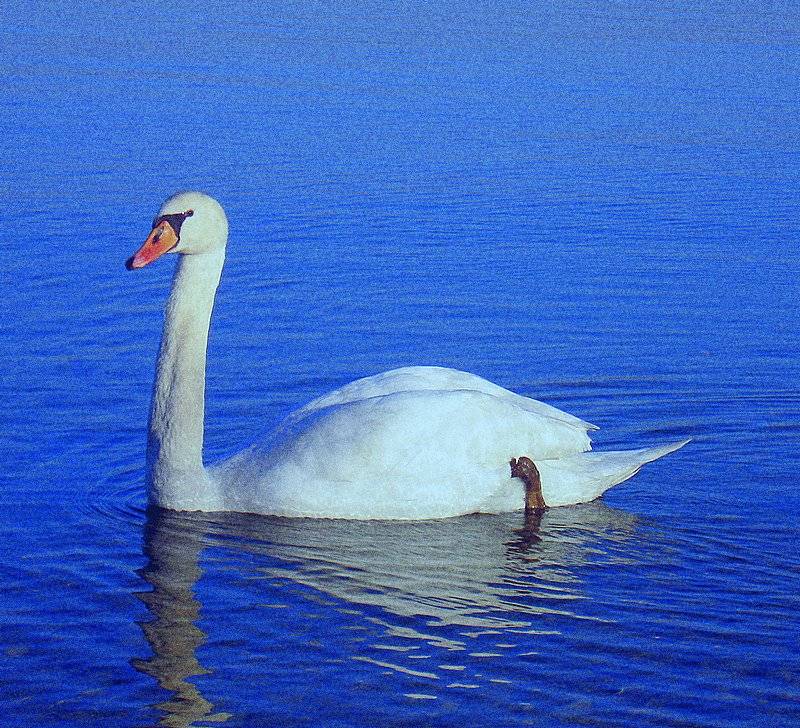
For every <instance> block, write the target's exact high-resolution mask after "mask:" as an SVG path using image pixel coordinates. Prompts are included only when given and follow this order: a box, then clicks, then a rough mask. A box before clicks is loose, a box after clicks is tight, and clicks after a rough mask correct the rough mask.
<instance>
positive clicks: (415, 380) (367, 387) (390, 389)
mask: <svg viewBox="0 0 800 728" xmlns="http://www.w3.org/2000/svg"><path fill="white" fill-rule="evenodd" d="M431 390H435V391H450V392H453V391H458V390H471V391H474V392H482V393H483V394H489V395H491V396H493V397H497V398H498V399H501V400H504V401H506V402H509V403H511V404H514V405H516V406H517V407H520V408H521V409H523V410H526V411H527V412H533V413H535V414H539V415H544V416H546V417H550V418H552V419H554V420H559V421H561V422H566V423H568V424H571V425H574V426H576V427H579V428H581V429H583V430H584V431H588V430H596V429H597V426H596V425H592V424H590V423H589V422H584V421H583V420H581V419H580V418H578V417H575V416H574V415H571V414H569V413H567V412H562V411H561V410H560V409H557V408H556V407H552V406H551V405H549V404H545V403H544V402H539V401H538V400H535V399H530V398H529V397H523V396H522V395H519V394H515V393H514V392H511V391H509V390H508V389H504V388H503V387H500V386H498V385H497V384H493V383H492V382H490V381H488V380H486V379H483V378H482V377H479V376H477V375H475V374H469V373H468V372H462V371H458V370H457V369H447V368H446V367H403V368H402V369H392V370H391V371H388V372H383V373H382V374H376V375H374V376H371V377H364V378H363V379H357V380H356V381H354V382H351V383H350V384H347V385H345V386H344V387H341V388H339V389H336V390H334V391H333V392H329V393H328V394H325V395H323V396H321V397H318V398H317V399H315V400H313V401H311V402H309V403H308V404H307V405H305V406H304V407H302V408H301V409H299V410H297V412H295V413H294V414H293V415H290V419H298V418H301V417H303V416H305V415H306V414H308V413H310V412H313V411H315V410H319V409H322V408H324V407H330V406H331V405H338V404H345V403H347V402H356V401H358V400H362V399H370V398H372V397H380V396H383V395H387V394H396V393H398V392H420V391H431Z"/></svg>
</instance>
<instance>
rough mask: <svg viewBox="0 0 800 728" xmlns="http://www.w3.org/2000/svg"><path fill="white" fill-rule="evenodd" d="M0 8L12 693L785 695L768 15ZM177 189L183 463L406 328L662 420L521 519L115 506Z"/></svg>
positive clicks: (787, 650)
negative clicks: (202, 280) (598, 486)
mask: <svg viewBox="0 0 800 728" xmlns="http://www.w3.org/2000/svg"><path fill="white" fill-rule="evenodd" d="M0 12H1V13H2V21H3V22H2V23H0V66H1V67H2V74H1V76H2V81H0V200H2V210H3V212H2V216H1V217H0V241H2V265H0V286H1V290H2V294H3V302H4V309H5V315H4V316H2V317H0V398H1V399H2V402H3V407H2V408H1V409H0V411H1V412H2V416H1V417H2V419H0V425H1V426H0V457H1V458H2V467H1V468H0V493H1V494H2V498H1V499H0V503H2V507H0V704H2V708H3V714H4V715H6V716H7V717H8V719H9V720H10V721H11V722H12V723H13V724H14V725H36V726H43V725H97V726H109V725H113V726H128V725H130V726H133V725H136V726H142V725H157V724H161V725H167V726H190V725H192V726H209V725H217V724H219V723H220V722H227V724H228V725H231V726H262V725H330V726H345V725H360V726H375V725H443V726H463V725H475V724H487V725H503V726H505V725H559V724H562V725H597V726H621V725H628V726H641V725H653V726H729V725H742V726H753V725H793V724H794V725H800V656H799V655H798V644H800V616H798V613H799V611H800V555H798V550H797V544H798V539H799V538H800V527H798V522H797V515H796V514H797V512H798V508H799V507H800V494H799V491H798V488H797V472H798V467H800V415H798V405H800V390H799V389H798V386H797V382H798V374H800V356H798V355H799V354H800V327H798V323H797V322H798V315H799V314H800V311H799V310H798V308H800V302H799V301H800V295H799V294H800V283H799V282H798V281H800V256H798V252H797V251H798V246H799V245H800V192H799V190H800V147H798V138H800V113H798V112H799V111H800V104H799V103H798V98H800V33H799V32H798V28H800V11H798V10H796V9H795V8H794V7H793V6H792V5H791V4H790V3H786V4H782V3H755V2H749V0H734V2H731V3H727V4H719V3H710V2H700V3H697V2H695V3H689V2H683V1H682V0H678V1H677V2H673V3H666V4H659V5H657V4H654V3H648V2H644V0H620V1H619V2H613V3H609V2H602V3H601V2H594V1H593V0H567V1H566V2H561V3H556V4H554V5H553V6H552V7H551V6H540V7H531V4H530V3H514V2H502V3H497V4H478V3H463V4H461V5H452V4H451V5H449V6H439V5H436V4H432V3H431V4H428V3H420V2H415V1H414V0H411V1H410V2H403V3H399V4H398V3H381V2H370V3H362V4H356V3H347V2H345V3H344V4H342V3H339V4H337V5H335V6H334V5H330V4H325V3H319V2H304V3H295V4H289V5H286V6H284V7H278V6H275V7H272V6H270V7H265V8H259V7H254V6H249V5H247V4H244V3H242V4H236V3H228V4H212V3H209V4H207V5H203V4H202V3H200V4H198V3H185V2H183V1H182V0H178V1H177V2H166V3H165V2H160V3H152V2H147V1H145V2H137V3H135V4H133V3H131V4H128V5H125V4H123V5H122V6H120V5H114V6H111V5H110V6H109V7H108V9H102V8H94V7H92V4H89V3H85V4H83V5H82V6H80V7H77V8H76V5H75V4H73V3H65V2H62V1H61V0H57V1H56V2H54V3H51V4H29V3H12V4H9V5H6V7H4V9H3V10H2V11H0ZM182 188H201V189H204V190H206V191H208V192H210V193H211V194H213V195H215V196H216V197H218V198H219V199H220V200H221V201H222V203H223V204H224V205H225V207H226V209H227V211H228V214H229V217H230V221H231V239H230V243H229V246H228V259H227V265H226V270H225V273H224V277H223V283H222V286H221V288H220V291H219V296H218V299H217V307H216V310H215V318H214V323H213V329H212V335H211V341H210V350H209V372H208V388H207V392H208V403H207V428H206V433H207V434H206V443H207V448H206V449H207V456H208V459H209V460H214V459H217V458H219V457H221V456H223V455H226V454H228V453H231V452H235V451H236V450H237V449H239V448H240V447H242V446H244V445H247V444H249V443H250V442H252V441H253V440H255V439H256V438H257V437H258V436H259V434H261V433H263V432H264V431H265V430H266V429H268V428H269V426H270V425H271V424H272V423H274V422H276V421H277V420H278V419H279V418H280V417H281V416H283V415H284V414H286V413H287V412H288V411H289V410H291V409H292V408H294V407H297V406H299V405H301V404H303V403H304V402H306V401H307V400H309V399H310V398H312V397H314V396H317V395H318V394H320V393H322V392H324V391H326V390H328V389H331V388H334V387H336V386H340V385H341V384H344V383H346V382H347V381H350V380H352V379H354V378H356V377H359V376H363V375H367V374H371V373H375V372H377V371H381V370H383V369H387V368H391V367H395V366H402V365H406V364H423V363H425V364H440V365H445V366H452V367H457V368H461V369H466V370H468V371H472V372H475V373H477V374H480V375H482V376H485V377H487V378H489V379H491V380H492V381H495V382H498V383H500V384H502V385H504V386H507V387H509V388H511V389H514V390H516V391H518V392H520V393H523V394H526V395H530V396H535V397H537V398H539V399H542V400H544V401H547V402H549V403H551V404H554V405H557V406H560V407H562V408H564V409H566V410H568V411H570V412H572V413H574V414H576V415H578V416H581V417H583V418H585V419H587V420H589V421H591V422H594V423H596V424H598V425H600V426H601V428H602V429H601V430H600V431H599V432H598V433H597V437H596V446H597V447H600V448H602V447H618V446H631V447H634V446H644V445H648V444H655V443H659V442H663V441H669V440H673V439H678V438H683V437H684V436H691V437H693V438H694V441H693V442H692V444H691V445H690V446H688V447H686V448H684V449H683V450H681V451H680V452H679V453H676V454H674V455H672V456H670V457H668V458H666V459H664V460H661V461H659V462H657V463H654V464H653V465H650V466H648V467H647V468H646V469H645V470H643V471H642V472H641V473H640V474H639V475H638V476H637V477H636V478H635V479H633V480H631V481H629V482H627V483H625V484H624V485H622V486H620V487H618V488H615V489H613V490H612V491H610V492H609V493H608V494H607V495H606V496H605V497H604V498H603V500H602V501H601V502H597V503H593V504H589V505H585V506H580V507H574V508H564V509H555V510H551V511H548V512H547V513H546V514H545V515H544V517H543V519H542V521H541V523H540V524H538V525H537V524H535V523H531V524H528V526H527V528H526V527H525V526H524V524H523V522H522V517H521V515H520V514H510V515H504V516H480V517H478V516H474V517H464V518H459V519H453V520H448V521H440V522H430V523H419V524H392V523H380V522H376V523H360V524H356V523H348V522H337V521H333V522H325V521H313V520H296V521H292V520H281V519H271V518H260V517H254V516H237V515H235V514H229V515H226V516H218V515H210V514H206V515H197V514H195V515H191V514H182V515H181V514H170V513H166V512H163V513H152V512H151V513H146V511H145V509H144V504H145V496H144V491H143V465H144V432H145V427H146V418H147V409H148V400H149V394H150V386H151V381H152V369H153V363H154V358H155V352H156V347H157V344H158V338H159V335H160V322H161V318H160V317H161V308H162V306H163V301H164V298H165V295H166V289H167V286H168V284H169V278H170V274H171V270H170V269H171V264H170V261H160V262H159V264H156V265H154V266H152V267H150V268H148V269H146V270H145V271H141V272H139V273H137V274H133V273H127V272H126V271H125V270H124V269H123V266H122V264H123V261H124V260H125V259H126V258H127V257H128V256H129V255H130V254H131V253H132V252H133V251H134V250H135V249H136V248H137V247H138V246H139V244H140V243H141V241H142V240H143V238H144V236H145V235H146V234H147V232H148V230H149V225H148V223H149V221H150V220H152V217H153V214H154V213H155V212H156V210H157V209H158V206H159V205H160V203H161V201H162V200H163V198H165V197H166V196H167V195H169V194H170V193H172V192H174V191H175V190H177V189H182Z"/></svg>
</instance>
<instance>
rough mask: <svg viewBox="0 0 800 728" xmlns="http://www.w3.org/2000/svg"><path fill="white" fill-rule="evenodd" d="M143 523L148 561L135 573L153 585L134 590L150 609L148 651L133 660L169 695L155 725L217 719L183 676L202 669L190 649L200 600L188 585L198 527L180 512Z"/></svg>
mask: <svg viewBox="0 0 800 728" xmlns="http://www.w3.org/2000/svg"><path fill="white" fill-rule="evenodd" d="M148 518H149V520H148V523H147V526H146V527H145V555H146V556H147V557H148V563H147V565H146V566H145V567H144V569H142V572H141V575H142V577H143V578H144V580H145V581H147V582H148V584H150V585H151V586H152V587H153V590H152V591H150V592H144V593H141V594H138V595H137V596H138V597H139V598H140V599H141V600H142V601H143V602H144V603H145V605H146V606H147V608H148V609H149V610H150V612H151V613H152V614H153V620H152V621H150V622H144V623H143V624H142V625H141V626H142V631H143V632H144V635H145V637H146V638H147V642H148V644H149V645H150V648H151V649H152V651H153V655H152V657H150V658H148V659H146V660H140V659H134V660H133V661H132V664H133V666H134V667H135V668H136V669H137V670H139V671H140V672H143V673H145V674H147V675H150V676H152V677H154V678H155V679H156V680H157V681H158V684H159V685H160V686H161V687H162V688H164V689H165V690H168V691H169V692H170V693H171V694H172V696H171V697H170V699H169V700H167V701H166V702H163V703H160V704H159V707H160V708H161V709H162V710H164V711H165V712H166V715H165V716H164V717H163V719H162V720H161V721H160V724H161V725H167V726H189V725H194V724H195V722H196V721H203V720H211V719H214V718H216V719H219V718H220V717H223V716H212V715H211V712H212V710H213V707H214V706H213V705H212V704H211V703H210V702H209V701H208V700H206V699H205V698H204V697H203V695H202V694H201V693H200V691H199V689H198V688H197V686H196V685H194V684H192V683H190V682H188V681H187V678H189V677H192V676H193V675H205V674H208V672H209V671H208V670H206V669H205V668H203V666H202V665H201V664H200V662H199V661H198V660H197V656H196V650H197V648H198V647H200V645H202V644H203V643H204V642H205V640H206V634H205V633H204V632H203V631H202V630H201V629H200V628H199V627H198V626H197V625H196V624H195V622H196V621H197V620H198V619H199V616H200V606H201V605H200V603H199V602H198V601H197V599H195V596H194V588H195V585H196V583H197V580H198V579H199V578H200V576H201V574H202V572H201V570H200V568H199V566H198V558H199V555H200V551H201V549H202V536H203V533H202V531H201V530H200V529H196V527H195V525H194V524H193V523H192V522H191V521H187V520H185V517H182V516H177V515H175V514H169V513H167V512H166V511H163V512H160V511H155V512H153V513H151V514H149V515H148Z"/></svg>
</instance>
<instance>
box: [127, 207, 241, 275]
mask: <svg viewBox="0 0 800 728" xmlns="http://www.w3.org/2000/svg"><path fill="white" fill-rule="evenodd" d="M227 241H228V218H227V217H226V216H225V210H223V209H222V205H220V204H219V202H217V201H216V200H215V199H214V198H213V197H209V196H208V195H206V194H204V193H202V192H179V193H178V194H177V195H173V196H172V197H170V198H169V199H168V200H167V201H166V202H165V203H164V204H163V205H161V209H160V210H159V211H158V215H156V217H155V220H153V229H152V230H151V231H150V234H149V235H148V236H147V240H145V241H144V244H143V245H142V247H141V248H139V250H137V251H136V253H134V254H133V256H131V257H130V258H128V260H127V262H126V263H125V267H126V268H127V269H128V270H133V269H134V268H144V266H146V265H148V264H149V263H152V262H153V261H154V260H156V258H160V257H161V256H162V255H164V253H182V254H184V255H196V254H198V253H210V252H213V251H215V250H218V249H222V248H224V247H225V244H226V243H227Z"/></svg>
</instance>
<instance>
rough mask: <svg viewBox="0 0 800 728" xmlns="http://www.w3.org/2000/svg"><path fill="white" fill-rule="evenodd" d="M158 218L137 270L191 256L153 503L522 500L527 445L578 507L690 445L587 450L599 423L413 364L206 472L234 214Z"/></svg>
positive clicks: (422, 508)
mask: <svg viewBox="0 0 800 728" xmlns="http://www.w3.org/2000/svg"><path fill="white" fill-rule="evenodd" d="M189 217H191V219H188V218H189ZM165 218H166V220H165ZM176 218H177V220H178V222H177V223H176V222H175V219H176ZM156 223H157V224H156V225H154V229H153V232H152V233H151V235H150V237H149V238H148V240H147V242H146V243H145V245H144V246H143V247H142V248H141V249H140V251H139V252H138V253H137V254H136V256H134V257H133V258H132V259H131V261H130V262H129V267H141V266H143V265H146V264H147V263H149V262H151V261H152V260H154V259H155V258H157V257H159V256H160V255H161V254H163V253H165V252H169V251H170V250H174V251H175V252H178V253H184V255H181V256H180V259H179V263H178V266H177V269H176V273H175V279H174V281H173V285H172V291H171V293H170V297H169V300H168V302H167V307H166V314H165V322H164V335H163V338H162V342H161V349H160V351H159V357H158V363H157V366H156V379H155V385H154V390H153V403H152V408H151V414H150V423H149V436H148V481H149V497H150V500H151V502H152V503H154V504H157V505H159V506H162V507H165V508H171V509H175V510H200V511H241V512H249V513H263V514H274V515H284V516H313V517H332V518H360V519H367V518H396V519H422V518H444V517H448V516H457V515H462V514H466V513H475V512H493V513H496V512H504V511H513V510H519V509H521V508H522V506H523V503H524V497H523V487H522V484H521V482H520V480H519V479H517V478H512V477H511V472H510V468H509V461H510V459H511V458H512V457H517V456H521V455H524V456H527V457H529V458H531V459H532V460H533V461H535V463H536V466H537V467H538V470H539V472H540V474H541V488H542V494H543V496H544V499H545V502H546V503H547V504H548V505H550V506H558V505H568V504H573V503H582V502H586V501H590V500H594V499H595V498H597V497H598V496H600V495H601V494H602V493H603V492H604V491H605V490H607V489H608V488H610V487H611V486H612V485H614V484H616V483H619V482H622V481H623V480H626V479H627V478H629V477H631V476H632V475H634V474H635V473H636V472H637V471H638V470H639V468H640V467H641V466H642V465H643V464H644V463H647V462H650V461H651V460H655V459H656V458H658V457H661V456H662V455H665V454H667V453H669V452H672V451H673V450H676V449H677V448H679V447H681V446H682V445H683V444H684V442H680V443H674V444H670V445H665V446H662V447H655V448H648V449H644V450H629V451H620V452H605V453H595V452H589V450H590V447H591V444H590V440H589V437H588V435H587V432H588V431H589V430H593V429H596V428H595V427H594V426H593V425H590V424H589V423H587V422H583V421H582V420H580V419H578V418H577V417H574V416H572V415H569V414H567V413H565V412H561V411H560V410H558V409H556V408H554V407H551V406H549V405H546V404H543V403H542V402H537V401H536V400H532V399H528V398H526V397H522V396H520V395H517V394H514V393H512V392H510V391H508V390H506V389H503V388H502V387H499V386H497V385H495V384H492V383H491V382H488V381H486V380H485V379H481V378H480V377H477V376H474V375H472V374H467V373H465V372H459V371H455V370H453V369H445V368H440V367H409V368H404V369H397V370H394V371H390V372H385V373H383V374H379V375H377V376H374V377H368V378H366V379H359V380H358V381H355V382H352V383H351V384H348V385H347V386H345V387H342V388H341V389H337V390H336V391H334V392H331V393H329V394H327V395H325V396H323V397H320V398H318V399H316V400H314V401H313V402H311V403H309V404H307V405H306V406H305V407H303V408H301V409H300V410H298V411H296V412H295V413H293V414H292V415H290V416H289V417H287V418H286V419H285V420H284V421H283V422H282V423H281V424H280V425H278V427H277V428H276V429H275V430H274V431H273V432H272V433H270V435H269V436H268V437H267V438H266V439H265V440H264V441H263V442H260V443H257V444H256V445H253V446H252V447H250V448H248V449H246V450H244V451H242V452H240V453H238V454H237V455H234V456H233V457H231V458H229V459H228V460H225V461H223V462H221V463H219V464H217V465H215V466H212V467H210V468H208V469H207V468H205V467H204V466H203V463H202V447H203V419H204V404H203V402H204V388H205V358H206V343H207V339H208V328H209V323H210V319H211V311H212V308H213V304H214V296H215V294H216V288H217V285H218V283H219V279H220V274H221V272H222V266H223V263H224V259H225V244H226V241H227V220H226V219H225V214H224V212H223V211H222V208H221V207H220V206H219V204H218V203H217V202H216V201H214V200H213V199H211V198H209V197H207V196H206V195H202V194H200V193H183V194H180V195H176V196H175V197H172V198H170V199H169V200H167V202H166V203H165V204H164V206H163V207H162V210H161V213H160V215H159V218H158V219H157V220H156ZM175 227H177V228H178V229H177V231H176V230H174V228H175Z"/></svg>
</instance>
